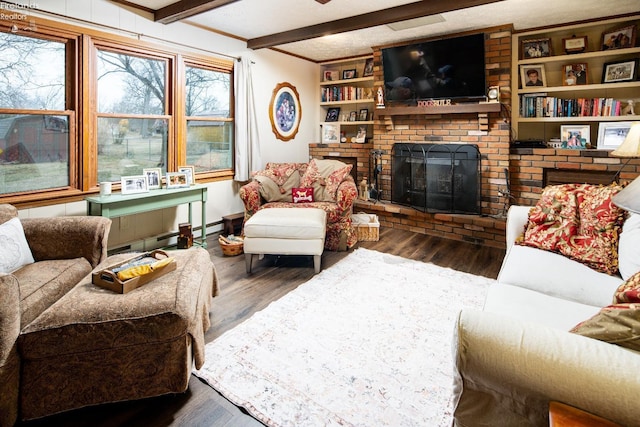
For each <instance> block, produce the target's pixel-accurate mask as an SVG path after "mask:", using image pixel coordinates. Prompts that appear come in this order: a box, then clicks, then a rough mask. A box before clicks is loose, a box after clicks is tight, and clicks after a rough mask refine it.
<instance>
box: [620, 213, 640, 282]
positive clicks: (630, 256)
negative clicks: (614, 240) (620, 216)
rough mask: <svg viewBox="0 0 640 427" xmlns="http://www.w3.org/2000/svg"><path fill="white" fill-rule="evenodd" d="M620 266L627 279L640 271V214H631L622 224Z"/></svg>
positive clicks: (623, 275)
mask: <svg viewBox="0 0 640 427" xmlns="http://www.w3.org/2000/svg"><path fill="white" fill-rule="evenodd" d="M618 268H619V269H620V275H621V276H622V278H623V279H625V280H627V279H628V278H630V277H631V276H633V275H634V274H636V273H637V272H639V271H640V215H637V214H631V215H629V218H627V220H626V221H625V222H624V225H623V226H622V233H621V234H620V241H619V242H618Z"/></svg>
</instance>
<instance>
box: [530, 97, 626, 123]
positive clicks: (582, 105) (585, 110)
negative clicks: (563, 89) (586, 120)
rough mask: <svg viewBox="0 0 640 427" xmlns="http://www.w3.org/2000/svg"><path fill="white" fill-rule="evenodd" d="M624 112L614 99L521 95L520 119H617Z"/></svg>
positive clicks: (619, 103)
mask: <svg viewBox="0 0 640 427" xmlns="http://www.w3.org/2000/svg"><path fill="white" fill-rule="evenodd" d="M621 110H622V103H621V101H619V100H617V99H613V98H567V99H566V98H555V97H553V96H546V94H525V95H520V117H615V116H619V115H620V112H621Z"/></svg>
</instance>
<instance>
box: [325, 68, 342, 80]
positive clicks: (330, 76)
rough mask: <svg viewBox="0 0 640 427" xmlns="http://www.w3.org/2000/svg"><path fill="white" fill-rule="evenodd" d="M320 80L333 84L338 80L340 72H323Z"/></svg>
mask: <svg viewBox="0 0 640 427" xmlns="http://www.w3.org/2000/svg"><path fill="white" fill-rule="evenodd" d="M322 80H323V81H325V82H334V81H336V80H340V72H339V71H338V70H324V74H323V75H322Z"/></svg>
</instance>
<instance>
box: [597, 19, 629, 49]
mask: <svg viewBox="0 0 640 427" xmlns="http://www.w3.org/2000/svg"><path fill="white" fill-rule="evenodd" d="M635 45H636V26H635V25H627V26H625V27H621V28H616V29H614V30H610V31H605V32H604V33H602V44H601V46H602V50H612V49H626V48H630V47H634V46H635Z"/></svg>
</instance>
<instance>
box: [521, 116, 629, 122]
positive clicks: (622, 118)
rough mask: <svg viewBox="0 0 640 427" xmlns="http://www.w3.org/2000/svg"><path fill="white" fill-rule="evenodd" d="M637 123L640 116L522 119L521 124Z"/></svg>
mask: <svg viewBox="0 0 640 427" xmlns="http://www.w3.org/2000/svg"><path fill="white" fill-rule="evenodd" d="M627 121H629V122H636V121H640V116H639V115H635V116H580V117H522V118H521V119H520V123H540V122H562V123H564V122H627Z"/></svg>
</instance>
